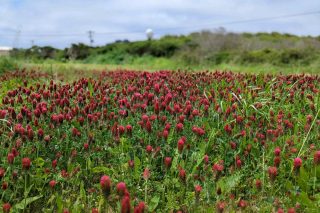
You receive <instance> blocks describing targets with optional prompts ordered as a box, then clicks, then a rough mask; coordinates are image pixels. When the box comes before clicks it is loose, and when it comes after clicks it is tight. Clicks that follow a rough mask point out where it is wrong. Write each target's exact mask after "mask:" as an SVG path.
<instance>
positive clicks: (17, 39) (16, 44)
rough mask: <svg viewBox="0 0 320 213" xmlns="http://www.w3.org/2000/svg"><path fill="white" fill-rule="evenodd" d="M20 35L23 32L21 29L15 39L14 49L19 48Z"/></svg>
mask: <svg viewBox="0 0 320 213" xmlns="http://www.w3.org/2000/svg"><path fill="white" fill-rule="evenodd" d="M20 34H21V30H20V29H19V30H17V31H16V35H15V37H14V40H13V44H12V47H14V48H18V47H19V40H20Z"/></svg>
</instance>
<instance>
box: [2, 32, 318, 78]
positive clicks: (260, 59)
mask: <svg viewBox="0 0 320 213" xmlns="http://www.w3.org/2000/svg"><path fill="white" fill-rule="evenodd" d="M11 56H12V58H14V59H18V61H21V60H23V64H26V63H27V64H29V65H30V64H42V63H44V64H46V65H47V64H55V65H56V64H66V63H69V64H70V63H71V64H95V65H99V64H101V65H106V64H107V65H113V66H117V65H118V66H123V65H125V66H129V67H132V66H133V67H136V68H138V69H144V68H146V69H151V70H152V69H179V68H183V69H188V68H193V69H212V68H215V69H216V68H226V69H231V68H232V69H235V70H236V71H237V70H239V69H243V68H249V69H251V68H252V69H254V70H256V68H257V67H261V68H260V69H264V71H266V69H267V70H268V69H269V70H271V71H274V70H277V71H278V72H279V71H282V70H286V69H291V70H292V69H294V71H293V72H296V71H297V70H298V71H299V72H301V71H302V72H310V73H318V72H319V67H320V36H318V37H311V36H296V35H291V34H280V33H276V32H274V33H255V34H252V33H230V32H227V31H226V30H225V29H224V28H220V29H217V30H215V31H202V32H195V33H191V34H189V35H187V36H184V35H182V36H171V35H167V36H164V37H162V38H160V39H158V40H145V41H135V42H130V41H128V40H118V41H115V42H113V43H110V44H106V45H104V46H96V47H90V46H88V45H86V44H82V43H80V44H72V45H71V46H70V47H68V48H65V49H63V50H61V49H56V48H53V47H50V46H44V47H39V46H33V47H32V48H29V49H14V51H12V54H11ZM6 63H7V62H6ZM50 66H51V65H50Z"/></svg>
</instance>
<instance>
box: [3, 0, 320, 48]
mask: <svg viewBox="0 0 320 213" xmlns="http://www.w3.org/2000/svg"><path fill="white" fill-rule="evenodd" d="M316 11H320V0H219V1H217V0H73V1H71V0H54V1H52V0H38V1H36V0H0V46H11V47H19V48H20V47H24V48H28V47H30V46H31V45H32V44H35V45H39V46H44V45H50V46H54V47H57V48H64V47H67V46H69V45H70V44H71V43H79V42H83V43H86V44H89V38H88V31H89V30H91V31H94V34H93V38H94V45H104V44H106V43H110V42H113V41H115V40H123V39H128V40H130V41H134V40H143V39H146V35H145V31H146V29H148V28H151V29H152V30H153V32H154V37H155V38H159V37H161V36H163V35H165V34H171V35H180V34H188V33H190V32H194V31H200V30H214V29H217V28H218V27H224V28H226V29H227V31H230V32H273V31H277V32H281V33H291V34H297V35H312V36H319V35H320V13H318V14H312V15H306V16H295V17H290V18H289V17H287V18H279V19H268V20H261V21H251V22H242V23H231V22H234V21H242V20H252V19H259V18H264V17H278V16H284V15H291V14H300V13H307V12H316Z"/></svg>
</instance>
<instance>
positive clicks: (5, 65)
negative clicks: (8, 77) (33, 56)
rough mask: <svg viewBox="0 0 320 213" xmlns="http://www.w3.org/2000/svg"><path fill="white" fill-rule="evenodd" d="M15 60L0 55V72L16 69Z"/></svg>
mask: <svg viewBox="0 0 320 213" xmlns="http://www.w3.org/2000/svg"><path fill="white" fill-rule="evenodd" d="M17 66H18V65H17V64H16V62H15V61H14V60H13V59H11V58H8V57H0V74H2V73H3V72H5V71H13V70H15V69H17Z"/></svg>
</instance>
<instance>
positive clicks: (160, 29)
mask: <svg viewBox="0 0 320 213" xmlns="http://www.w3.org/2000/svg"><path fill="white" fill-rule="evenodd" d="M316 14H320V11H310V12H303V13H295V14H287V15H281V16H269V17H261V18H255V19H244V20H234V21H228V22H211V23H206V24H201V25H193V26H183V27H166V28H154V29H155V31H156V32H163V31H168V30H183V29H195V28H200V27H208V26H224V25H232V24H243V23H250V22H259V21H269V20H276V19H284V18H293V17H301V16H309V15H316ZM90 32H91V33H90ZM88 33H89V39H90V43H91V39H92V41H93V31H89V32H88ZM94 34H95V35H122V34H123V35H129V34H144V30H139V31H131V32H128V31H127V32H126V31H123V32H121V31H118V32H112V31H110V32H100V33H99V32H95V33H94ZM84 35H85V34H84V33H44V34H32V33H22V32H21V34H20V37H79V36H84ZM90 35H91V36H90ZM0 36H15V35H14V34H0Z"/></svg>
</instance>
